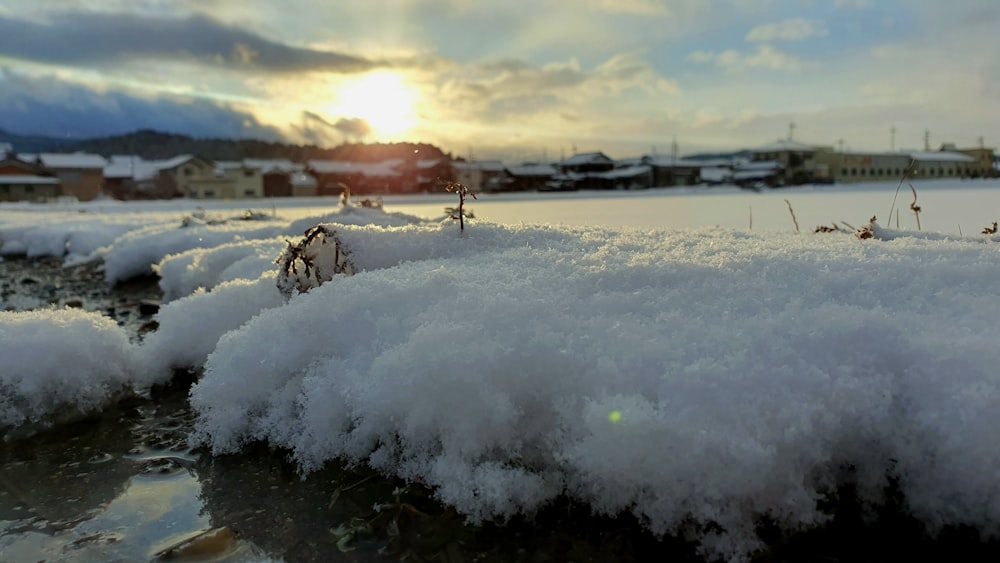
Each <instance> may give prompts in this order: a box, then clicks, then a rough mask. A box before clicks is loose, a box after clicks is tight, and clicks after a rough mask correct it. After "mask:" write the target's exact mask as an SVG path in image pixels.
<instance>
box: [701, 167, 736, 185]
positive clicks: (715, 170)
mask: <svg viewBox="0 0 1000 563" xmlns="http://www.w3.org/2000/svg"><path fill="white" fill-rule="evenodd" d="M698 176H700V177H701V181H702V182H725V181H726V180H728V179H730V178H732V176H733V171H732V170H730V169H729V168H722V167H717V166H707V167H705V168H702V169H701V171H700V172H699V173H698Z"/></svg>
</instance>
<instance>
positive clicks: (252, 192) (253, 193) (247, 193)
mask: <svg viewBox="0 0 1000 563" xmlns="http://www.w3.org/2000/svg"><path fill="white" fill-rule="evenodd" d="M243 195H246V196H250V197H253V196H255V195H257V192H256V191H254V190H244V191H243Z"/></svg>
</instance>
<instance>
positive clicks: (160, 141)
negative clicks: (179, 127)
mask: <svg viewBox="0 0 1000 563" xmlns="http://www.w3.org/2000/svg"><path fill="white" fill-rule="evenodd" d="M4 142H6V143H11V144H12V145H14V150H15V151H16V152H19V153H38V152H74V151H84V152H89V153H94V154H100V155H104V156H110V155H113V154H134V155H138V156H141V157H143V158H146V159H160V158H170V157H173V156H177V155H181V154H193V155H196V156H200V157H202V158H206V159H209V160H241V159H244V158H287V159H290V160H293V161H296V162H304V161H306V160H309V159H328V160H353V161H355V162H372V161H380V160H385V159H389V158H403V159H406V160H412V159H414V158H422V159H423V158H450V157H451V155H450V153H445V152H444V151H442V150H441V149H439V148H438V147H435V146H434V145H429V144H426V143H388V144H383V143H376V144H360V143H354V144H346V145H340V146H338V147H333V148H325V147H318V146H316V145H290V144H284V143H275V142H268V141H257V140H252V139H195V138H193V137H189V136H187V135H177V134H173V133H164V132H160V131H151V130H148V129H145V130H141V131H136V132H135V133H129V134H126V135H115V136H112V137H99V138H94V139H62V138H57V137H44V136H40V135H21V134H17V133H10V132H7V131H4V130H2V129H0V143H4Z"/></svg>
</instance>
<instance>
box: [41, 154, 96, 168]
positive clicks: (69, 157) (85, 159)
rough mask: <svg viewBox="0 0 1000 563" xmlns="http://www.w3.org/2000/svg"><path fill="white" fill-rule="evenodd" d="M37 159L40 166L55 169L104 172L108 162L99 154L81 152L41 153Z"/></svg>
mask: <svg viewBox="0 0 1000 563" xmlns="http://www.w3.org/2000/svg"><path fill="white" fill-rule="evenodd" d="M37 158H38V160H39V161H40V162H41V163H42V166H45V167H46V168H56V169H60V168H62V169H65V168H74V169H86V170H94V169H97V170H104V167H105V166H107V164H108V161H107V160H105V158H104V157H103V156H101V155H99V154H89V153H82V152H78V153H71V154H60V153H43V154H40V155H38V157H37Z"/></svg>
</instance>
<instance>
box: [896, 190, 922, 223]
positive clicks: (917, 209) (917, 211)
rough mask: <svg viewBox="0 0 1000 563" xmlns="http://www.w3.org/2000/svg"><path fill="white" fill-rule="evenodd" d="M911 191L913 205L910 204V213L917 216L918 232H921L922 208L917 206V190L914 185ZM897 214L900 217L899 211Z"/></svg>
mask: <svg viewBox="0 0 1000 563" xmlns="http://www.w3.org/2000/svg"><path fill="white" fill-rule="evenodd" d="M910 191H912V192H913V203H911V204H910V211H912V212H913V214H914V215H916V216H917V230H918V231H920V230H922V229H921V228H920V206H919V205H917V189H916V188H914V187H913V184H910ZM896 213H897V215H896V216H897V217H899V215H898V213H899V211H898V210H897V211H896ZM897 223H898V219H897ZM897 226H898V225H897Z"/></svg>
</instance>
